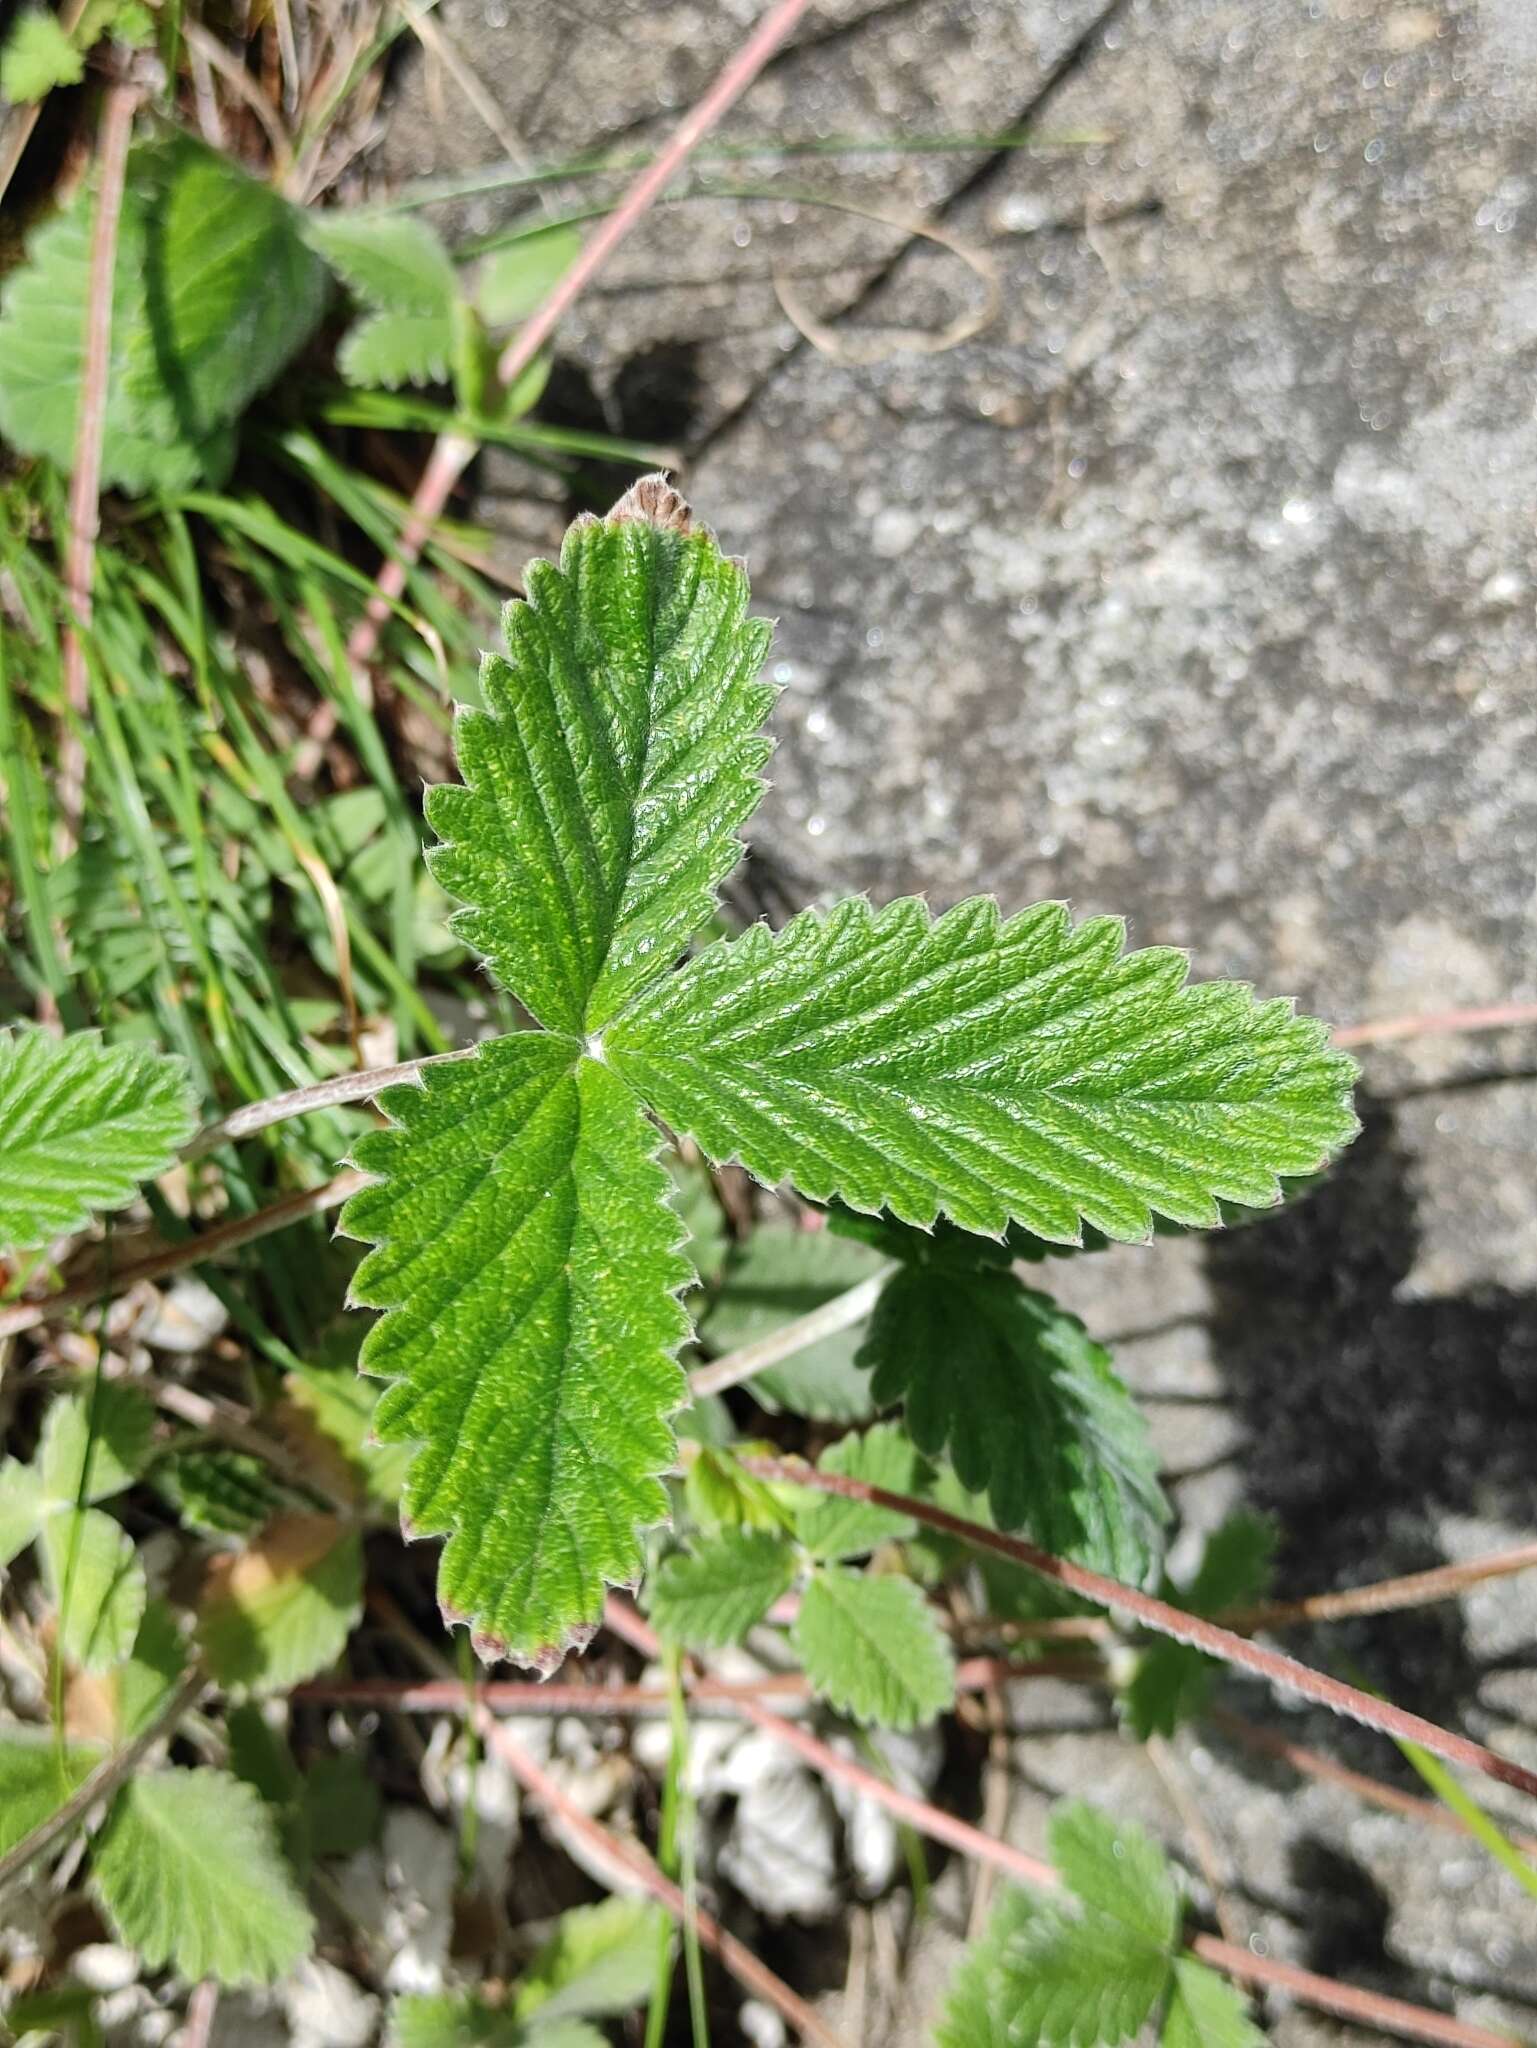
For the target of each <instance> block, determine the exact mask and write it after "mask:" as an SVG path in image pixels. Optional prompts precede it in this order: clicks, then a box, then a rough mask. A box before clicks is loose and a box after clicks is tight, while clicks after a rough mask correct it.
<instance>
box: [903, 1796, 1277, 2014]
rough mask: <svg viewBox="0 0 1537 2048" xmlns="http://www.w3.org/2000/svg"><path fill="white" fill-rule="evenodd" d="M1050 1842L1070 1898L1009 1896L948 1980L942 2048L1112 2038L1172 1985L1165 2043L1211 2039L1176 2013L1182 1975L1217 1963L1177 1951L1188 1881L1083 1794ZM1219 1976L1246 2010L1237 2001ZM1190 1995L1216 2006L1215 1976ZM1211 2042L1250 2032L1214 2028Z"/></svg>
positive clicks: (1204, 2007)
mask: <svg viewBox="0 0 1537 2048" xmlns="http://www.w3.org/2000/svg"><path fill="white" fill-rule="evenodd" d="M1048 1842H1049V1846H1050V1850H1051V1857H1052V1861H1053V1862H1054V1863H1055V1865H1056V1867H1057V1870H1058V1873H1059V1875H1060V1876H1061V1878H1062V1881H1063V1884H1064V1885H1065V1887H1066V1890H1067V1893H1068V1895H1069V1897H1070V1898H1071V1900H1072V1902H1073V1903H1072V1904H1068V1903H1067V1902H1066V1901H1065V1900H1064V1899H1063V1898H1062V1897H1061V1896H1060V1895H1057V1894H1053V1895H1052V1896H1050V1897H1048V1898H1039V1899H1038V1898H1036V1897H1034V1896H1032V1895H1031V1894H1029V1893H1025V1892H1019V1891H1010V1892H1006V1893H1005V1894H1004V1895H1003V1897H1002V1898H1000V1900H999V1902H998V1904H997V1906H996V1907H995V1908H994V1911H993V1917H992V1920H991V1922H990V1923H989V1925H988V1928H987V1931H986V1933H985V1934H984V1935H983V1938H982V1940H981V1941H980V1942H978V1943H977V1945H976V1947H975V1948H974V1949H973V1950H972V1951H971V1952H970V1953H969V1954H968V1955H967V1956H966V1957H965V1958H964V1960H963V1962H962V1964H961V1966H960V1968H959V1969H958V1970H957V1972H956V1975H955V1978H954V1980H953V1982H952V1984H951V1988H950V1996H949V1998H948V2000H947V2002H946V2010H945V2016H944V2019H943V2021H942V2022H941V2025H940V2028H939V2043H940V2048H1005V2044H1007V2048H1114V2044H1115V2043H1117V2042H1120V2041H1123V2040H1126V2039H1127V2038H1128V2037H1129V2036H1130V2035H1132V2034H1135V2033H1136V2032H1137V2030H1138V2029H1139V2028H1140V2027H1141V2026H1143V2025H1144V2023H1145V2022H1146V2021H1147V2020H1148V2019H1149V2018H1150V2017H1151V2016H1152V2014H1153V2012H1154V2010H1155V2008H1156V2007H1157V2006H1158V2005H1159V2003H1160V2001H1161V2000H1163V1999H1164V1998H1165V1997H1166V1996H1169V1995H1170V1994H1171V1993H1172V1999H1171V2006H1170V2025H1169V2026H1168V2027H1166V2028H1165V2032H1164V2035H1163V2041H1164V2048H1202V2036H1201V2034H1200V2033H1199V2032H1198V2031H1190V2030H1186V2031H1183V2032H1181V2031H1179V2029H1178V2027H1177V2026H1176V2025H1175V2023H1174V2013H1175V2011H1176V2009H1178V2010H1180V2011H1181V2015H1182V2018H1183V2014H1184V2008H1183V2007H1182V2004H1181V2001H1182V1999H1183V1997H1184V1993H1185V1977H1184V1974H1183V1973H1186V1972H1188V1971H1195V1972H1197V1973H1198V1974H1199V1977H1200V1978H1202V1979H1210V1972H1209V1971H1206V1970H1203V1969H1201V1966H1200V1965H1199V1964H1196V1963H1193V1962H1191V1961H1190V1959H1189V1958H1188V1957H1181V1956H1180V1955H1179V1932H1180V1913H1181V1901H1180V1891H1179V1886H1178V1884H1177V1882H1176V1880H1175V1877H1174V1874H1173V1872H1172V1871H1171V1870H1170V1868H1169V1866H1168V1864H1167V1862H1166V1861H1165V1859H1164V1856H1163V1854H1162V1852H1161V1850H1160V1849H1159V1848H1158V1847H1157V1845H1156V1843H1154V1842H1152V1841H1151V1840H1150V1839H1149V1838H1148V1837H1147V1836H1146V1835H1145V1834H1143V1832H1142V1830H1141V1829H1140V1828H1137V1827H1134V1826H1132V1825H1130V1824H1129V1823H1127V1822H1121V1823H1119V1824H1118V1823H1117V1822H1115V1821H1113V1820H1111V1818H1110V1817H1109V1816H1108V1815H1107V1814H1105V1813H1102V1812H1100V1811H1099V1810H1098V1809H1096V1808H1094V1807H1091V1806H1087V1805H1083V1804H1081V1803H1075V1804H1072V1805H1068V1806H1061V1807H1058V1808H1057V1810H1056V1811H1055V1812H1054V1813H1053V1815H1052V1819H1051V1825H1050V1828H1049V1830H1048ZM1211 1982H1212V1983H1215V1984H1216V1986H1217V1989H1218V1991H1219V1992H1221V1993H1222V1994H1223V1996H1224V1999H1225V2000H1226V2001H1227V2008H1226V2009H1227V2011H1228V2013H1229V2015H1230V2016H1231V2015H1232V2014H1236V2015H1237V2017H1238V2018H1239V2019H1242V2006H1241V2004H1240V2003H1239V2001H1238V2000H1237V1999H1236V1998H1234V1997H1233V1996H1232V1994H1230V1993H1228V1992H1227V1987H1226V1986H1225V1985H1222V1984H1221V1983H1220V1981H1219V1980H1216V1979H1211ZM1191 1997H1192V1998H1193V2000H1194V2001H1195V2009H1196V2011H1197V2012H1198V2013H1200V2014H1203V2015H1204V2014H1207V2013H1210V2012H1212V2011H1213V2010H1214V2007H1215V2005H1216V2001H1213V2000H1212V1999H1211V1998H1210V1997H1209V1993H1208V1986H1207V1984H1205V1983H1195V1982H1192V1989H1191ZM1244 2025H1245V2026H1247V2022H1244ZM1171 2028H1172V2029H1173V2030H1172V2031H1171ZM1249 2034H1250V2035H1251V2036H1252V2029H1251V2030H1249ZM1204 2048H1252V2040H1251V2039H1250V2038H1249V2037H1248V2036H1246V2035H1245V2034H1243V2033H1238V2034H1235V2035H1234V2036H1233V2037H1232V2038H1231V2040H1228V2041H1225V2040H1224V2039H1223V2037H1222V2036H1221V2034H1220V2033H1218V2032H1213V2033H1212V2035H1211V2036H1210V2038H1209V2039H1208V2040H1207V2041H1206V2042H1205V2044H1204Z"/></svg>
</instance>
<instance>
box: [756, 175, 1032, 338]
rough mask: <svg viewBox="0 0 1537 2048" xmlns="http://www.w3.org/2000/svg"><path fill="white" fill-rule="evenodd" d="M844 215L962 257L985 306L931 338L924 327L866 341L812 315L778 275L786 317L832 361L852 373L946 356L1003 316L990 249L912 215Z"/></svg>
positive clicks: (862, 210)
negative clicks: (912, 358) (896, 359)
mask: <svg viewBox="0 0 1537 2048" xmlns="http://www.w3.org/2000/svg"><path fill="white" fill-rule="evenodd" d="M840 211H845V212H849V213H857V214H859V215H860V217H861V218H863V219H869V220H878V221H880V222H882V223H883V224H884V225H885V226H887V227H892V228H897V229H899V230H900V231H901V232H902V233H903V234H904V235H906V236H907V237H908V238H909V239H910V240H914V241H925V242H934V243H936V244H937V245H938V247H940V248H941V249H946V250H948V251H949V253H950V254H951V255H952V256H958V257H959V258H960V260H961V262H962V263H964V264H965V265H966V267H967V269H968V270H970V271H971V272H973V274H974V275H975V276H977V277H979V278H980V279H981V280H982V287H983V297H982V304H981V305H980V306H977V307H975V308H974V309H973V310H972V311H971V312H969V313H958V314H957V315H956V316H955V318H954V319H953V320H950V321H947V322H946V324H945V325H944V326H943V327H942V328H940V329H939V330H938V332H937V333H934V334H930V333H928V332H926V331H925V330H924V329H922V328H918V327H901V328H890V329H887V330H885V332H886V335H887V338H886V339H885V340H879V339H877V338H875V337H874V336H867V337H865V339H864V340H863V341H860V340H856V339H855V338H854V337H852V336H850V335H846V334H842V333H840V332H839V331H838V329H837V328H836V327H834V326H832V325H831V324H830V323H829V322H828V321H826V320H823V319H821V318H819V317H818V316H817V315H816V314H815V313H813V312H812V311H811V308H810V307H809V306H808V305H807V304H806V302H805V300H804V299H803V298H802V297H801V295H800V292H799V291H798V290H797V288H796V287H795V285H794V284H793V283H792V282H791V280H790V278H789V277H788V276H786V275H785V273H784V272H783V271H782V270H776V271H775V272H774V295H775V297H776V298H777V299H778V300H779V303H780V306H781V307H782V309H783V311H784V315H785V318H786V319H787V320H788V321H790V323H791V325H792V326H794V327H795V328H796V329H797V331H798V332H799V333H800V334H801V335H802V336H803V337H804V339H805V340H806V341H808V342H809V343H810V344H811V346H812V347H813V348H814V349H816V350H817V351H818V352H819V353H820V354H822V355H824V356H827V357H828V358H829V359H830V360H831V361H832V362H835V363H839V364H842V365H843V366H844V367H845V368H846V369H862V368H869V367H870V366H871V365H872V364H875V363H883V362H885V361H886V360H887V359H888V358H889V357H891V356H894V355H923V356H938V355H944V354H945V353H946V351H947V350H949V349H953V348H959V347H960V346H961V344H962V342H966V341H970V340H971V339H972V337H973V336H974V335H978V334H980V333H981V332H982V331H983V329H984V328H986V327H990V326H991V325H992V324H993V322H994V320H996V319H997V317H998V309H999V307H1000V306H1001V305H1002V303H1003V287H1002V285H1001V284H1000V282H999V278H998V266H997V265H996V264H995V263H994V261H993V259H992V257H991V256H989V255H988V254H987V252H986V250H984V249H975V248H973V247H972V246H971V244H970V243H969V242H963V241H962V240H961V239H960V238H959V237H958V236H956V235H952V234H948V233H947V232H946V231H945V229H943V228H938V227H935V226H934V225H933V224H932V223H931V222H928V221H921V220H915V219H913V218H912V217H911V216H910V215H907V214H901V213H889V212H886V211H884V210H882V209H881V208H879V207H867V206H860V207H854V206H848V207H842V208H840Z"/></svg>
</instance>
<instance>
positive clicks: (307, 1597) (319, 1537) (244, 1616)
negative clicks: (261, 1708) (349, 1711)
mask: <svg viewBox="0 0 1537 2048" xmlns="http://www.w3.org/2000/svg"><path fill="white" fill-rule="evenodd" d="M362 1611H363V1550H362V1539H361V1537H360V1536H359V1533H358V1530H357V1528H356V1527H355V1526H353V1525H349V1524H347V1523H345V1522H342V1521H339V1520H338V1519H337V1517H336V1516H335V1515H306V1514H286V1515H279V1516H278V1517H277V1519H276V1520H275V1521H273V1522H270V1523H269V1524H268V1525H267V1527H266V1528H265V1529H264V1530H263V1531H262V1533H261V1535H260V1536H259V1537H258V1538H257V1539H256V1541H255V1542H254V1543H252V1544H251V1545H250V1547H249V1548H248V1549H245V1550H242V1551H239V1552H237V1553H235V1554H234V1555H232V1556H227V1557H217V1558H215V1559H214V1561H213V1563H212V1564H211V1565H210V1567H209V1570H208V1577H207V1580H206V1582H205V1584H204V1587H203V1592H202V1597H201V1599H200V1600H199V1602H198V1642H199V1644H200V1646H201V1649H202V1653H203V1662H204V1664H205V1665H206V1666H207V1669H208V1674H209V1676H210V1677H211V1678H213V1679H215V1680H217V1682H218V1683H219V1684H220V1685H222V1686H227V1687H230V1688H235V1689H240V1690H245V1691H257V1692H282V1691H285V1690H286V1689H287V1688H288V1687H289V1686H291V1685H297V1684H299V1683H300V1682H301V1681H302V1680H303V1679H306V1678H313V1677H314V1676H315V1673H316V1672H317V1671H324V1670H325V1669H326V1668H327V1667H328V1666H329V1665H332V1664H334V1663H335V1662H336V1660H337V1658H338V1657H339V1656H340V1655H341V1653H342V1650H343V1648H344V1647H345V1645H346V1641H347V1638H348V1636H349V1635H350V1634H351V1633H352V1630H353V1628H354V1627H355V1625H356V1623H357V1620H358V1617H359V1615H360V1614H361V1613H362Z"/></svg>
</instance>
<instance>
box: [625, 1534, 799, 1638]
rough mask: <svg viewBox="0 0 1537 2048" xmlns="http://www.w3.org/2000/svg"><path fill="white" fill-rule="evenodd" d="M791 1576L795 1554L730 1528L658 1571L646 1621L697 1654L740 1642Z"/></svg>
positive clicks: (763, 1536) (775, 1541)
mask: <svg viewBox="0 0 1537 2048" xmlns="http://www.w3.org/2000/svg"><path fill="white" fill-rule="evenodd" d="M794 1577H795V1552H794V1551H793V1549H792V1548H791V1547H790V1545H789V1544H788V1543H785V1542H783V1541H782V1540H781V1539H780V1538H779V1537H777V1536H771V1535H768V1534H766V1533H765V1532H764V1531H762V1530H758V1529H732V1530H728V1531H727V1532H726V1533H725V1534H724V1535H721V1536H717V1537H715V1538H714V1539H712V1540H711V1541H708V1542H702V1543H700V1544H698V1545H697V1546H696V1547H695V1548H694V1549H693V1550H692V1551H678V1552H676V1553H675V1554H674V1555H673V1556H672V1557H670V1558H668V1560H667V1562H666V1563H665V1564H664V1565H663V1566H662V1569H661V1570H660V1571H659V1572H658V1573H657V1576H656V1583H655V1585H654V1586H653V1587H652V1591H651V1619H652V1620H653V1621H654V1622H655V1623H656V1625H657V1627H658V1629H659V1630H660V1631H661V1633H662V1634H663V1635H664V1636H666V1637H668V1638H669V1639H670V1640H671V1641H673V1642H678V1643H687V1644H689V1645H690V1646H691V1647H692V1648H695V1649H701V1650H719V1649H723V1648H724V1647H725V1646H726V1645H727V1644H728V1643H739V1642H740V1641H741V1640H742V1638H743V1636H745V1635H746V1633H747V1631H748V1630H749V1629H750V1628H754V1627H756V1625H757V1624H758V1623H759V1622H760V1621H761V1620H762V1619H763V1617H764V1615H765V1614H767V1613H768V1611H769V1609H770V1608H771V1607H772V1606H773V1604H774V1602H775V1601H776V1600H777V1599H778V1598H779V1596H780V1595H781V1593H788V1592H789V1590H790V1586H791V1583H792V1582H793V1580H794Z"/></svg>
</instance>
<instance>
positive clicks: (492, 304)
mask: <svg viewBox="0 0 1537 2048" xmlns="http://www.w3.org/2000/svg"><path fill="white" fill-rule="evenodd" d="M581 248H582V238H581V236H580V235H579V234H578V233H577V231H576V229H575V228H573V227H568V226H566V225H564V224H563V223H559V224H557V225H556V226H554V227H548V228H538V229H536V230H535V231H534V232H533V233H532V234H526V235H519V237H518V239H517V240H516V241H515V242H509V243H507V244H506V246H505V247H504V248H501V249H497V250H496V251H495V252H494V253H493V254H491V255H489V256H487V257H486V259H485V261H484V262H483V263H482V264H481V266H480V275H479V277H478V278H477V279H476V281H475V303H476V305H477V306H478V307H479V308H480V312H481V317H482V318H483V319H484V320H485V321H486V322H487V323H488V325H490V326H492V327H510V326H511V325H512V324H513V322H514V321H516V320H526V319H527V318H528V315H529V314H530V313H532V312H535V311H537V309H538V308H539V307H540V306H542V305H543V304H544V302H545V300H546V299H547V298H548V297H549V295H550V293H551V292H552V291H553V290H554V289H555V287H556V285H558V284H559V283H560V280H561V279H562V278H563V277H564V276H565V274H566V272H567V271H568V270H569V269H570V268H571V266H572V264H573V263H574V262H575V261H576V259H577V257H578V256H579V255H580V253H581Z"/></svg>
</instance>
